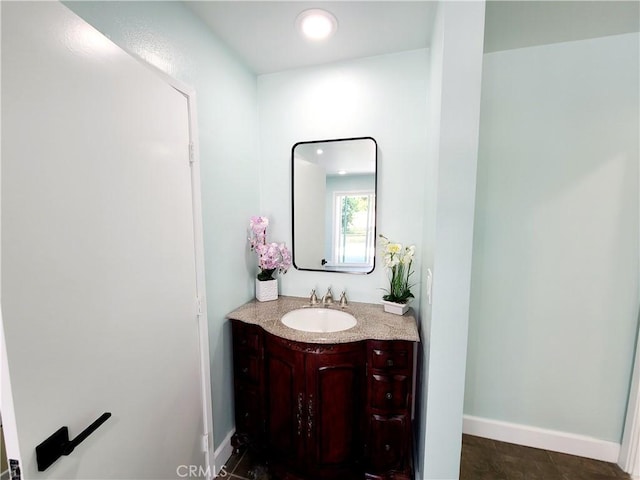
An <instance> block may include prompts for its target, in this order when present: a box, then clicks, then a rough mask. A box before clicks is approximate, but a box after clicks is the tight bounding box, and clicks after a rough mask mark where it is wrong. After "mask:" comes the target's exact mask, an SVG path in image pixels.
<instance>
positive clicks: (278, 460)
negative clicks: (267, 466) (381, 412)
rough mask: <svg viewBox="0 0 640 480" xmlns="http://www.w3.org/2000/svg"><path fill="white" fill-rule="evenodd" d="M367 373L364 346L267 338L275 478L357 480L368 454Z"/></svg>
mask: <svg viewBox="0 0 640 480" xmlns="http://www.w3.org/2000/svg"><path fill="white" fill-rule="evenodd" d="M364 371H365V362H364V348H363V345H362V344H361V343H347V344H337V345H318V344H306V343H299V342H291V341H288V340H284V339H282V338H279V337H275V336H273V335H268V334H267V340H266V353H265V380H266V384H267V385H269V389H270V394H269V395H268V396H267V398H265V401H266V404H267V409H266V413H267V420H266V441H267V450H268V452H269V457H270V458H271V459H272V460H273V461H274V463H273V467H274V473H275V474H276V475H280V476H282V477H286V473H289V472H292V473H294V474H296V476H297V477H299V478H304V479H332V478H335V479H347V478H355V477H356V475H357V473H358V471H359V469H360V468H361V467H360V459H361V458H362V451H363V449H362V439H361V431H362V420H361V416H360V415H359V411H360V410H361V408H362V407H361V406H362V405H363V403H364V395H365V388H364V387H365V382H364ZM279 467H284V468H283V469H279ZM279 470H281V471H279ZM296 476H294V477H292V478H296Z"/></svg>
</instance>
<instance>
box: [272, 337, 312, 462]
mask: <svg viewBox="0 0 640 480" xmlns="http://www.w3.org/2000/svg"><path fill="white" fill-rule="evenodd" d="M265 357H266V358H265V361H266V382H267V385H269V388H268V392H269V393H268V398H266V399H265V400H266V404H267V416H266V418H267V448H268V450H269V452H270V453H271V456H272V458H273V459H276V460H279V461H284V462H285V463H287V464H289V465H299V464H300V461H299V460H300V459H302V458H303V456H304V442H303V438H304V434H305V424H304V422H305V417H304V415H305V410H304V408H305V403H304V398H305V397H304V387H305V385H304V380H305V372H304V354H303V353H302V352H299V351H296V350H294V349H291V348H288V347H286V346H283V345H282V343H281V341H280V340H278V339H277V338H274V337H269V338H268V340H267V351H266V355H265Z"/></svg>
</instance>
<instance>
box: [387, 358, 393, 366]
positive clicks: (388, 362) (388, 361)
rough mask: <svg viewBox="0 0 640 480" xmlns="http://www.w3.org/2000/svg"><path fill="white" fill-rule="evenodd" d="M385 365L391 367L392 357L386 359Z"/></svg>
mask: <svg viewBox="0 0 640 480" xmlns="http://www.w3.org/2000/svg"><path fill="white" fill-rule="evenodd" d="M387 367H393V359H392V358H390V359H389V360H387Z"/></svg>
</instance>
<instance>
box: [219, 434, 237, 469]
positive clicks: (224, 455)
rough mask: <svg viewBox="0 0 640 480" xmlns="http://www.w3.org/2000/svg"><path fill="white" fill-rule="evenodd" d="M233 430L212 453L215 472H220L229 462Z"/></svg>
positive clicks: (231, 451) (231, 452)
mask: <svg viewBox="0 0 640 480" xmlns="http://www.w3.org/2000/svg"><path fill="white" fill-rule="evenodd" d="M235 432H236V431H235V429H233V430H231V431H230V432H229V433H228V434H227V436H226V437H224V440H222V443H221V444H220V445H218V448H216V450H215V452H213V464H214V465H215V467H216V471H220V468H222V466H223V465H224V464H225V463H226V462H227V460H229V457H230V456H231V455H232V454H233V447H232V446H231V437H233V434H234V433H235Z"/></svg>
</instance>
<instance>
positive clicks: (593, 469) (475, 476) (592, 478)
mask: <svg viewBox="0 0 640 480" xmlns="http://www.w3.org/2000/svg"><path fill="white" fill-rule="evenodd" d="M223 475H224V476H223ZM217 478H218V479H220V480H273V479H271V477H270V476H269V474H268V472H267V469H266V467H265V466H264V465H263V464H262V463H260V462H259V461H257V460H256V459H255V457H254V456H253V455H252V454H251V452H244V453H238V454H236V455H233V456H232V457H231V458H230V459H229V460H228V461H227V463H226V465H225V466H224V471H223V472H221V474H220V475H219V476H218V477H217ZM625 478H626V479H629V476H628V475H627V474H626V473H624V472H623V471H622V470H620V468H618V466H617V465H615V464H613V463H606V462H599V461H597V460H591V459H588V458H582V457H574V456H572V455H565V454H563V453H557V452H549V451H547V450H539V449H537V448H530V447H523V446H521V445H514V444H511V443H504V442H498V441H495V440H489V439H486V438H480V437H473V436H470V435H463V436H462V461H461V465H460V480H616V479H618V480H619V479H625ZM416 480H419V479H416Z"/></svg>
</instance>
